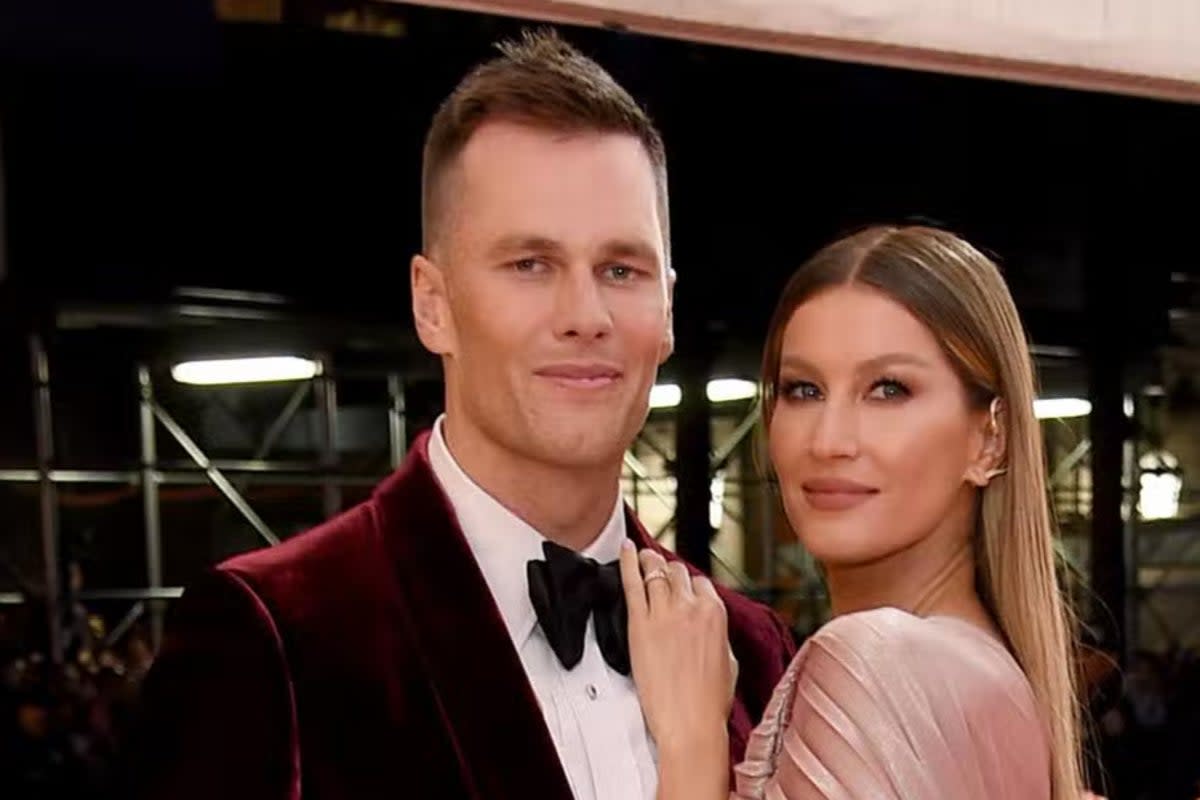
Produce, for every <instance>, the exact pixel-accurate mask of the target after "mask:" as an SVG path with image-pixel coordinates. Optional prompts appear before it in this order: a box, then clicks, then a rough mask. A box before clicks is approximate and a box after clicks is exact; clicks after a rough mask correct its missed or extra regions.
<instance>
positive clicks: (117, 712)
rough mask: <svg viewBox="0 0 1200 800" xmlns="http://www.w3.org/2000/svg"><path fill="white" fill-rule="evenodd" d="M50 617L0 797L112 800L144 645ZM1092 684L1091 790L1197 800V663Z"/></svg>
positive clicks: (7, 666) (17, 694)
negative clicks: (56, 656)
mask: <svg viewBox="0 0 1200 800" xmlns="http://www.w3.org/2000/svg"><path fill="white" fill-rule="evenodd" d="M44 619H45V617H44V615H42V614H40V613H38V612H37V609H36V608H34V607H30V606H20V607H16V606H14V607H7V608H6V607H0V797H3V798H4V800H34V798H36V799H37V800H56V799H57V798H71V800H110V798H111V799H112V800H116V799H117V798H119V797H120V796H121V791H120V788H119V783H120V778H121V776H120V774H119V773H120V769H121V764H122V760H121V756H122V752H123V750H122V748H123V745H124V744H125V743H126V742H127V741H128V739H129V734H130V731H131V728H132V726H133V724H134V720H135V717H136V713H137V701H138V692H139V686H140V684H141V681H142V678H143V677H144V676H145V674H146V671H147V670H148V669H149V668H150V664H151V661H152V660H153V650H152V647H151V645H150V639H149V636H148V634H147V631H146V630H145V628H144V627H143V626H141V625H140V624H136V623H135V624H132V625H129V626H126V627H125V628H124V629H123V630H116V631H110V630H108V629H107V627H106V623H105V620H104V619H103V618H102V617H101V616H100V615H97V614H89V613H88V612H87V611H86V610H85V609H84V608H83V607H82V606H81V605H80V604H74V605H73V606H72V607H71V608H70V609H69V610H68V615H67V620H66V624H65V648H64V649H65V657H64V660H63V662H62V663H61V664H55V663H53V662H52V660H51V659H49V658H48V657H47V655H46V652H45V650H44V645H45V643H44V641H40V640H39V637H38V635H37V632H38V629H40V628H41V627H42V626H41V624H40V623H42V622H43V621H44ZM42 638H43V639H44V637H42ZM1088 680H1089V682H1091V683H1093V686H1092V692H1091V694H1092V702H1091V715H1092V730H1091V736H1090V737H1089V738H1090V741H1089V742H1088V743H1087V745H1086V747H1087V749H1088V751H1089V753H1090V754H1091V757H1090V759H1089V760H1090V761H1091V767H1092V769H1091V771H1092V780H1091V785H1092V786H1093V787H1096V788H1100V787H1103V788H1104V790H1105V791H1106V794H1107V797H1108V798H1109V799H1110V800H1195V799H1196V798H1200V657H1198V656H1197V655H1196V653H1194V652H1192V651H1190V650H1179V651H1178V652H1175V653H1171V654H1168V655H1162V654H1155V653H1150V652H1139V653H1137V654H1136V655H1135V656H1134V657H1133V658H1132V659H1131V661H1130V663H1129V665H1128V666H1127V668H1126V669H1125V670H1124V672H1120V671H1117V670H1115V669H1104V668H1100V669H1098V670H1097V671H1096V672H1095V674H1094V675H1093V676H1090V677H1089V679H1088ZM1100 765H1102V766H1100Z"/></svg>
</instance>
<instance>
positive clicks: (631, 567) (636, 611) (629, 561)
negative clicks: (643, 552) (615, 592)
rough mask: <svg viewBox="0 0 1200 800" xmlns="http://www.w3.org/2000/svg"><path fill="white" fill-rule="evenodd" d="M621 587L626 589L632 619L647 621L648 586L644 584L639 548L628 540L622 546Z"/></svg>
mask: <svg viewBox="0 0 1200 800" xmlns="http://www.w3.org/2000/svg"><path fill="white" fill-rule="evenodd" d="M621 586H622V587H623V588H624V589H625V605H626V607H627V608H628V609H629V617H630V619H631V620H633V619H639V620H640V619H645V618H646V612H647V607H646V584H645V583H643V582H642V570H641V567H639V566H638V553H637V548H636V547H635V546H634V544H633V542H631V541H629V540H628V539H626V540H625V542H624V543H623V544H622V545H621Z"/></svg>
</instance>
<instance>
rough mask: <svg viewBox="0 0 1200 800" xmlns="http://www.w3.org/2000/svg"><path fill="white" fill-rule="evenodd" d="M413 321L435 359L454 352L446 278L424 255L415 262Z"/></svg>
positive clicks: (413, 261)
mask: <svg viewBox="0 0 1200 800" xmlns="http://www.w3.org/2000/svg"><path fill="white" fill-rule="evenodd" d="M410 273H411V274H410V277H411V282H412V310H413V321H414V322H415V323H416V326H417V336H418V337H419V338H420V339H421V344H423V345H425V349H427V350H429V352H431V353H433V354H434V355H439V356H444V355H450V354H451V353H453V352H454V341H455V338H454V318H453V315H452V314H451V312H450V302H449V298H448V297H447V294H446V274H445V273H444V272H443V271H442V269H441V267H439V266H438V265H437V264H434V263H433V262H432V261H430V260H429V259H428V258H426V257H425V256H423V255H420V254H417V255H415V256H413V258H412V267H411V269H410Z"/></svg>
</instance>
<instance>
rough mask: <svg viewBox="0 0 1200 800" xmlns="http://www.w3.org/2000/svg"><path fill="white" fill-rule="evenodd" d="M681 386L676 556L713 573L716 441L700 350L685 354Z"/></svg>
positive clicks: (677, 425) (677, 427) (677, 431)
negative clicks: (713, 444) (712, 460)
mask: <svg viewBox="0 0 1200 800" xmlns="http://www.w3.org/2000/svg"><path fill="white" fill-rule="evenodd" d="M682 356H683V357H681V358H680V376H679V377H680V381H679V386H680V389H681V390H682V392H683V396H682V398H681V399H680V401H679V408H678V411H677V413H676V415H675V551H676V552H677V553H679V555H680V556H681V557H682V558H683V559H684V560H685V561H688V562H691V564H692V565H693V566H695V567H696V568H698V569H699V570H701V571H702V572H704V573H705V574H706V575H711V574H712V563H713V561H712V554H711V552H710V550H709V545H710V543H711V540H712V535H713V530H712V526H711V525H710V524H709V517H708V505H709V502H710V500H711V499H712V472H711V471H710V470H709V459H710V458H711V455H710V453H709V451H710V449H711V447H710V442H711V441H712V431H711V428H710V423H711V417H710V413H711V408H710V406H709V402H708V397H707V396H706V391H705V390H706V388H707V385H708V370H707V359H706V357H705V355H704V353H703V352H702V351H700V349H699V347H697V348H696V351H694V352H691V353H684V354H682Z"/></svg>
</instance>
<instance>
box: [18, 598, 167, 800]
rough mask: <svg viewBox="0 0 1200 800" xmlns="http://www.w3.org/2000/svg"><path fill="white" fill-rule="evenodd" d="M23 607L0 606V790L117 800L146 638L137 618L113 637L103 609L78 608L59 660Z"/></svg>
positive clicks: (147, 655) (145, 663) (147, 651)
mask: <svg viewBox="0 0 1200 800" xmlns="http://www.w3.org/2000/svg"><path fill="white" fill-rule="evenodd" d="M28 611H29V609H28V608H8V609H4V608H0V797H3V798H4V799H5V800H34V798H36V799H37V800H57V798H71V800H109V799H110V798H112V800H116V798H119V797H120V795H121V792H120V790H119V788H118V781H119V775H118V770H119V764H120V754H121V752H122V745H123V744H124V742H125V741H126V740H127V738H128V733H129V730H130V728H131V725H132V724H133V719H134V716H135V713H136V707H137V700H138V690H139V686H140V684H141V680H142V678H143V676H144V675H145V674H146V671H147V670H148V669H149V668H150V662H151V660H152V658H153V651H152V648H151V646H150V643H149V639H148V636H147V635H146V632H145V631H144V630H143V629H142V628H141V627H139V626H136V625H135V626H132V627H131V628H129V629H128V630H127V631H125V632H124V633H123V635H122V636H121V637H120V640H119V641H113V640H111V638H110V636H109V632H108V631H106V630H105V624H104V621H103V619H102V618H101V617H100V616H98V615H89V614H86V613H83V614H78V613H76V614H73V617H75V619H76V620H77V624H76V625H72V626H68V630H67V633H66V641H65V645H66V647H65V658H64V659H63V661H62V663H60V664H55V663H54V662H53V660H52V659H50V658H48V657H47V653H46V650H45V648H44V642H39V641H38V639H39V637H37V636H36V635H34V636H32V637H30V636H29V635H28V633H29V630H28V629H29V628H30V626H31V623H36V622H42V621H44V619H45V618H44V616H41V615H36V614H30V613H28ZM75 611H76V612H78V611H80V609H75Z"/></svg>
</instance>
